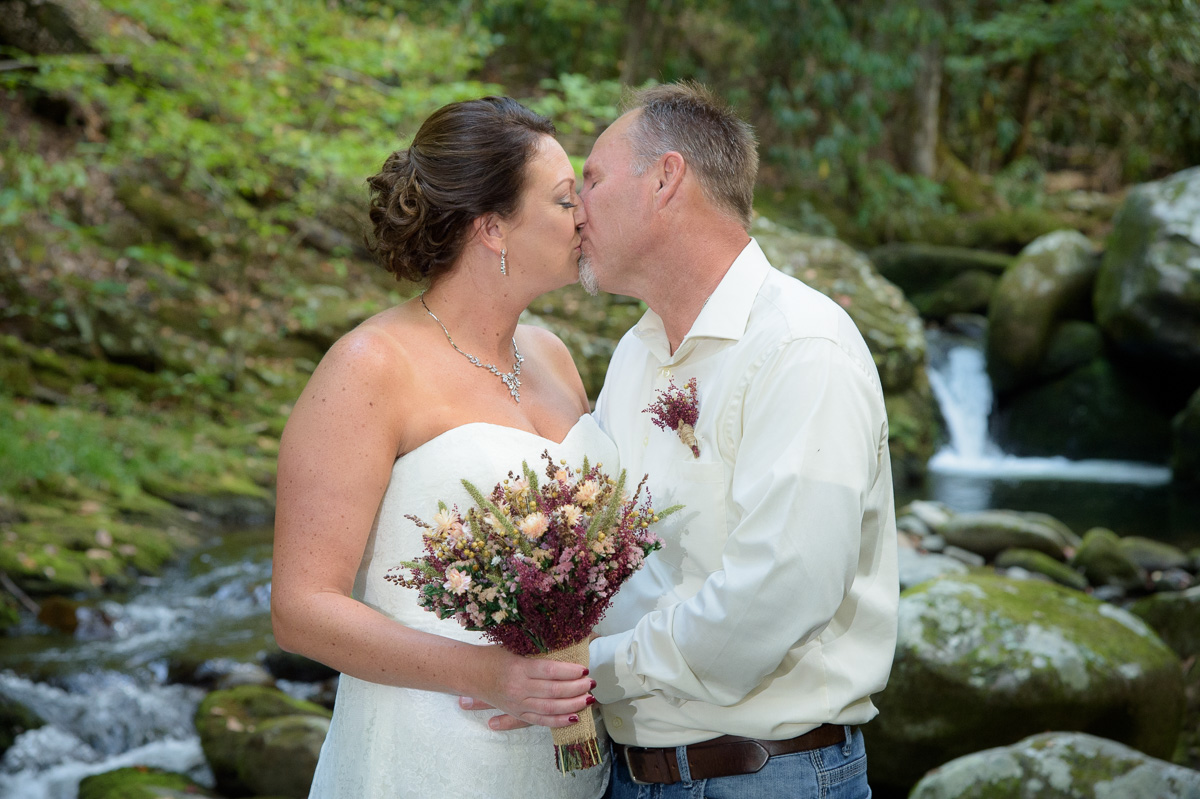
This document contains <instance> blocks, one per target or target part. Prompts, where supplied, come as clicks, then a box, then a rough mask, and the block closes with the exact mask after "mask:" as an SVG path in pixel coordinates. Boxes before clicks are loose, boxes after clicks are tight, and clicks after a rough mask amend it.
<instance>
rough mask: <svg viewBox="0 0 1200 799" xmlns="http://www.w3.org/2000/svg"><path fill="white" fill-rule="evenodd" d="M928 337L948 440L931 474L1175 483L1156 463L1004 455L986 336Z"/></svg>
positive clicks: (931, 382)
mask: <svg viewBox="0 0 1200 799" xmlns="http://www.w3.org/2000/svg"><path fill="white" fill-rule="evenodd" d="M926 337H927V340H928V344H929V366H928V371H929V385H930V387H931V388H932V389H933V394H934V397H935V398H936V399H937V402H938V407H939V408H940V409H941V411H942V416H943V418H944V419H945V420H946V428H947V432H948V433H949V436H950V440H949V442H948V443H947V444H946V445H945V446H944V447H943V448H942V449H941V450H940V451H938V452H937V454H935V455H934V456H933V458H932V459H931V460H930V461H929V471H930V472H931V473H933V474H939V475H947V476H954V477H975V478H987V479H1016V480H1062V481H1073V482H1096V483H1124V484H1131V485H1143V486H1160V485H1165V484H1167V483H1169V482H1170V481H1171V470H1170V469H1169V468H1167V467H1165V466H1159V465H1157V464H1148V463H1133V462H1128V461H1106V460H1078V461H1076V460H1070V459H1068V458H1064V457H1037V458H1019V457H1016V456H1014V455H1006V454H1005V453H1004V452H1002V451H1001V449H1000V447H999V446H997V445H996V443H995V442H994V441H992V440H991V437H990V435H989V431H988V416H989V414H990V413H991V410H992V384H991V381H990V380H989V379H988V375H987V364H986V362H985V359H984V354H983V345H982V341H981V338H982V337H981V336H968V335H963V334H954V333H947V332H944V331H940V330H929V331H927V332H926ZM971 504H978V503H974V502H973V503H971Z"/></svg>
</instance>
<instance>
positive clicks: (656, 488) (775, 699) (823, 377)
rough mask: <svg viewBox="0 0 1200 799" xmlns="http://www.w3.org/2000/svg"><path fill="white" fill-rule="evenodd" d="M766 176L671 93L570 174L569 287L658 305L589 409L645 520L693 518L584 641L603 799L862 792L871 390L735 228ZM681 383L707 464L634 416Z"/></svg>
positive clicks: (873, 449) (639, 110)
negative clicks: (573, 279)
mask: <svg viewBox="0 0 1200 799" xmlns="http://www.w3.org/2000/svg"><path fill="white" fill-rule="evenodd" d="M757 168H758V156H757V147H756V142H755V138H754V134H753V132H752V130H751V129H750V127H749V126H748V125H746V124H745V123H744V122H742V121H741V120H740V119H738V118H737V117H736V116H735V115H734V114H733V113H732V112H731V111H730V110H728V109H727V108H725V107H724V106H723V105H722V104H721V103H719V102H717V101H716V100H715V99H714V98H713V97H712V96H711V95H709V94H708V93H707V91H706V90H704V89H703V88H702V87H699V86H696V85H691V84H685V85H680V84H676V85H668V86H659V87H655V88H652V89H649V90H647V91H644V92H642V93H641V94H639V95H638V96H637V98H636V103H635V105H634V107H633V108H632V110H630V111H629V112H628V113H626V114H625V115H623V116H622V117H621V118H619V119H618V120H617V121H616V122H615V123H613V125H612V126H611V127H609V128H608V129H607V130H606V131H605V132H604V133H603V134H602V135H601V136H600V138H599V139H598V140H597V141H596V144H595V147H594V148H593V149H592V153H591V155H590V156H589V157H588V160H587V163H586V165H585V166H584V170H583V189H582V191H581V197H582V200H583V206H584V210H585V211H586V221H585V222H584V223H583V225H582V227H581V233H582V238H583V245H582V246H583V255H584V257H583V260H582V262H581V277H582V279H583V282H584V283H585V286H586V285H589V284H590V285H591V288H592V289H594V288H595V287H596V286H598V287H599V288H601V289H604V290H605V291H608V292H612V293H616V294H625V295H629V296H632V297H636V298H638V299H640V300H643V301H644V302H645V303H646V304H647V305H648V306H649V308H650V310H649V311H648V312H647V313H646V314H645V316H643V317H642V319H641V321H640V322H639V323H638V324H637V325H636V326H635V327H634V328H633V329H632V330H630V331H629V332H628V333H627V334H626V335H625V337H624V338H623V339H622V340H621V342H620V344H619V345H618V347H617V350H616V353H615V354H614V355H613V358H612V362H611V363H610V365H609V369H608V375H607V379H606V381H605V385H604V389H603V391H602V392H601V394H600V398H599V401H598V403H597V407H596V415H597V417H598V419H599V421H600V424H601V426H602V427H604V429H605V430H606V431H607V432H608V433H609V434H610V435H611V436H612V437H613V438H614V439H615V441H616V443H617V446H618V448H619V449H620V454H621V466H622V468H624V469H626V470H627V471H628V473H629V474H631V475H641V474H643V473H645V474H649V476H650V478H649V486H650V488H651V491H652V495H653V498H654V501H655V505H657V506H659V507H666V506H667V505H672V504H675V503H682V504H683V505H685V509H684V511H683V512H682V513H679V514H676V515H675V516H673V517H671V518H669V519H667V520H665V521H664V522H663V524H662V525H661V527H662V529H660V530H659V531H658V532H659V534H660V535H661V536H662V538H663V539H664V546H663V548H662V550H661V551H660V552H658V553H656V554H655V555H654V556H653V557H651V558H649V559H647V561H646V564H645V567H644V568H643V569H642V571H640V572H638V573H637V574H635V575H634V576H633V578H632V579H631V580H630V581H629V582H628V583H626V584H625V586H624V587H623V588H622V589H621V590H620V592H618V594H617V596H616V600H615V602H614V604H613V607H612V609H611V610H609V612H608V614H607V616H606V618H605V620H604V622H602V624H601V626H600V628H599V630H598V631H599V632H600V633H601V635H602V636H603V637H601V638H598V639H597V640H595V641H593V642H592V645H591V661H592V662H591V674H592V676H593V677H594V678H595V679H596V680H597V682H598V684H597V686H596V688H595V690H594V691H593V693H594V695H595V696H596V698H597V699H598V700H599V701H600V702H601V703H602V711H603V715H604V721H605V726H606V727H607V729H608V732H609V735H610V736H611V738H612V739H613V741H614V744H615V746H614V754H615V758H614V772H613V796H614V797H615V798H616V799H625V798H626V797H629V798H632V797H650V796H654V797H663V799H667V798H668V797H680V798H681V799H682V797H692V796H705V797H711V798H712V799H718V798H720V797H740V796H755V797H772V796H780V797H783V796H788V797H792V796H807V795H809V793H808V792H807V790H805V789H803V788H802V787H801V786H802V785H803V784H804V783H808V784H810V785H811V795H813V796H816V795H818V787H821V788H823V789H824V791H825V793H822V794H821V795H825V796H831V797H847V798H848V797H854V798H855V799H857V798H858V797H866V796H868V795H869V789H868V787H867V781H866V758H865V752H864V749H863V742H862V735H861V733H860V732H859V730H858V725H860V724H864V723H866V722H867V721H869V720H870V719H871V718H872V717H874V716H875V714H876V709H875V706H874V705H873V704H872V702H871V695H872V694H873V693H876V692H878V691H879V690H881V689H882V688H883V687H884V685H885V684H886V683H887V678H888V672H889V670H890V668H891V664H892V656H893V652H894V650H895V642H896V624H897V616H896V613H897V604H898V581H897V569H896V530H895V513H894V508H893V500H892V478H891V468H890V464H889V459H888V442H887V436H888V422H887V416H886V413H885V411H884V404H883V393H882V389H881V387H880V382H879V377H878V374H877V372H876V369H875V366H874V363H873V361H872V359H871V354H870V352H869V351H868V350H867V346H866V344H865V343H864V341H863V338H862V336H861V335H860V334H859V332H858V330H857V329H856V328H855V326H854V324H853V323H852V322H851V320H850V318H849V317H848V316H847V315H846V313H845V312H844V311H843V310H842V309H841V308H840V307H839V306H838V305H837V304H835V303H834V302H832V301H830V300H829V299H827V298H826V297H825V296H823V295H821V294H819V293H818V292H816V291H814V290H812V289H810V288H808V287H807V286H805V285H804V284H802V283H800V282H799V281H797V280H794V279H793V278H790V277H787V276H785V275H784V274H782V273H781V272H779V271H777V270H775V269H773V268H772V267H771V265H770V264H769V263H768V262H767V259H766V258H765V257H764V255H763V252H762V250H760V249H759V246H758V244H757V242H755V241H754V240H753V239H751V238H750V237H749V235H748V234H747V229H748V228H749V225H750V219H751V213H752V212H751V204H752V197H753V187H754V181H755V176H756V173H757ZM692 379H695V380H696V387H697V389H698V400H697V402H696V403H695V404H696V406H697V410H698V412H699V413H698V420H697V422H696V425H695V434H696V438H697V448H698V451H699V454H698V455H696V454H694V452H693V450H692V449H691V448H690V447H689V446H687V445H685V444H684V443H683V441H682V440H681V438H680V437H679V436H678V435H677V434H676V433H675V432H674V431H671V430H662V429H659V428H658V427H656V426H655V424H654V418H653V416H652V414H650V413H643V412H642V411H643V409H646V408H649V407H650V406H652V405H653V404H655V402H656V400H658V399H659V398H661V397H662V396H663V394H662V392H664V391H668V390H670V389H671V388H672V387H674V388H675V389H676V390H678V389H682V388H683V387H684V386H685V385H686V384H687V383H688V381H689V380H692ZM796 753H804V754H800V755H796ZM789 755H794V756H790V757H789ZM646 783H649V784H651V785H654V786H657V787H654V788H648V787H645V784H646Z"/></svg>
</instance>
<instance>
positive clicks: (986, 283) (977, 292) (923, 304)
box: [910, 269, 1000, 320]
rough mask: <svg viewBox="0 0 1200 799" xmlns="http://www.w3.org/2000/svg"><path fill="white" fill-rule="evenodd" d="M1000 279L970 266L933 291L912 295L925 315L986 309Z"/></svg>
mask: <svg viewBox="0 0 1200 799" xmlns="http://www.w3.org/2000/svg"><path fill="white" fill-rule="evenodd" d="M999 282H1000V279H999V278H998V277H996V276H995V275H993V274H991V273H990V272H983V271H980V270H978V269H971V270H969V271H966V272H963V273H962V274H960V275H956V276H955V277H954V278H952V279H951V280H949V281H948V282H946V283H945V284H943V285H942V286H939V287H938V288H936V289H934V290H933V291H929V292H923V293H920V294H913V295H911V297H910V299H911V300H912V304H913V305H914V306H916V309H917V311H919V312H920V314H921V316H922V317H923V318H925V319H938V320H941V319H946V318H948V317H950V316H953V315H954V314H959V313H986V312H987V309H988V307H989V306H990V305H991V302H992V295H993V294H994V293H995V291H996V286H997V285H998V284H999Z"/></svg>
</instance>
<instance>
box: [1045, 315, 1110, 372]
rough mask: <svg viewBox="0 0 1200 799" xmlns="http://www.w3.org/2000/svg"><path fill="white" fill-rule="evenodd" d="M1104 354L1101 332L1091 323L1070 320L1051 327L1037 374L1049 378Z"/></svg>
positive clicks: (1076, 367)
mask: <svg viewBox="0 0 1200 799" xmlns="http://www.w3.org/2000/svg"><path fill="white" fill-rule="evenodd" d="M1103 353H1104V334H1103V333H1101V332H1100V328H1099V327H1097V326H1096V325H1094V324H1092V323H1091V322H1081V321H1079V320H1075V319H1070V320H1067V321H1066V322H1063V323H1062V324H1060V325H1058V326H1057V327H1056V328H1054V332H1053V333H1052V334H1051V335H1050V343H1049V344H1048V345H1047V346H1046V354H1045V356H1043V357H1042V362H1041V363H1040V364H1039V365H1038V377H1039V378H1040V379H1049V378H1052V377H1057V376H1058V375H1063V374H1067V373H1069V372H1071V371H1073V370H1075V369H1078V368H1079V367H1081V366H1086V365H1087V364H1089V363H1091V362H1092V361H1093V360H1095V359H1096V358H1098V357H1100V356H1101V355H1102V354H1103Z"/></svg>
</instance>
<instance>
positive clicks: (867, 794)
mask: <svg viewBox="0 0 1200 799" xmlns="http://www.w3.org/2000/svg"><path fill="white" fill-rule="evenodd" d="M847 730H849V728H847ZM680 749H682V747H680ZM679 754H680V757H679V764H680V768H681V769H683V770H685V771H686V769H687V758H686V757H684V756H683V753H682V752H680V753H679ZM612 762H613V767H612V770H613V771H612V779H611V780H610V781H609V792H608V793H607V794H606V796H607V797H611V799H871V788H870V787H869V786H868V785H867V750H866V748H865V747H864V746H863V738H862V733H861V732H859V731H858V730H854V731H853V734H852V735H851V736H850V737H849V739H848V740H847V741H845V742H843V743H837V744H833V745H832V746H827V747H825V748H824V749H813V750H811V751H809V752H794V753H792V754H790V755H776V756H775V757H773V758H771V759H770V760H768V761H767V765H765V766H763V767H762V770H761V771H757V772H755V773H754V774H738V775H736V776H733V777H714V778H713V779H708V780H694V781H693V780H692V779H691V775H690V774H687V773H684V774H683V779H682V780H681V781H679V782H676V783H674V784H671V785H638V784H637V783H635V782H634V781H633V780H631V779H630V778H629V770H628V769H627V768H625V763H624V762H621V761H620V759H619V758H617V757H616V756H613V759H612Z"/></svg>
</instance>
